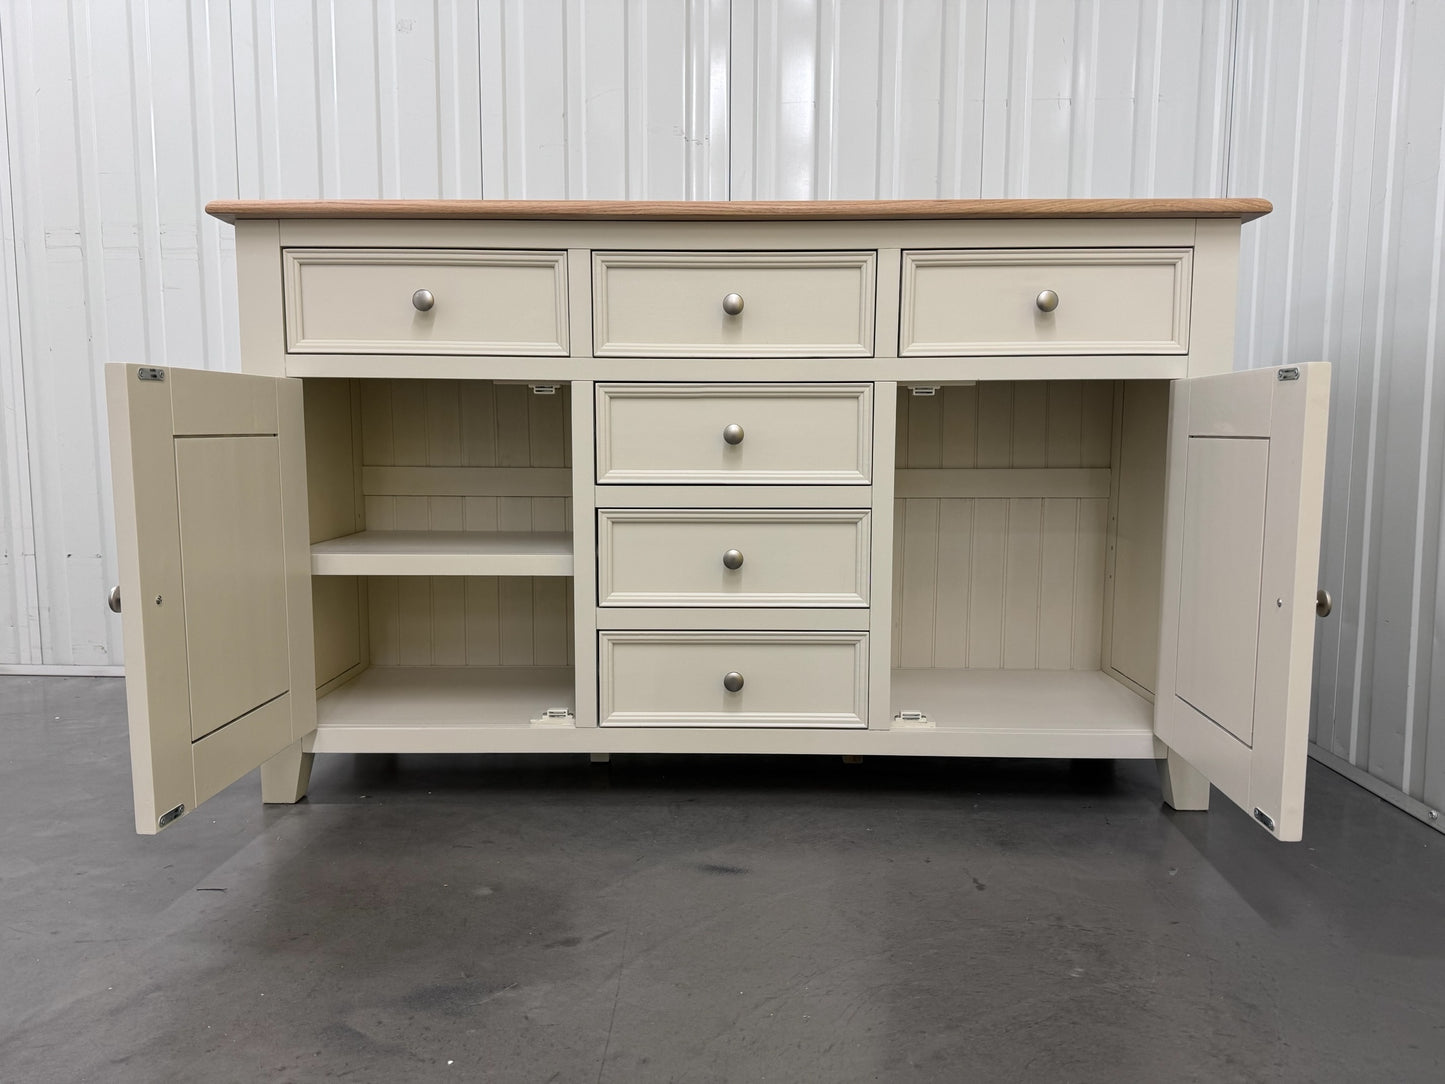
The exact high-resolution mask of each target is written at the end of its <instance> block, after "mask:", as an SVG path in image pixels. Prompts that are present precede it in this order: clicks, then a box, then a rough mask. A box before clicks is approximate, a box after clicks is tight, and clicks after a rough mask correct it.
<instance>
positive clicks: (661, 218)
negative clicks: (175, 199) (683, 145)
mask: <svg viewBox="0 0 1445 1084" xmlns="http://www.w3.org/2000/svg"><path fill="white" fill-rule="evenodd" d="M1272 209H1273V207H1272V205H1271V204H1270V202H1269V200H1266V199H921V200H915V199H893V200H731V201H701V200H698V201H689V200H670V201H667V200H664V201H657V200H500V199H487V200H481V199H436V200H431V199H386V200H383V199H377V200H370V199H331V200H284V199H277V200H214V201H212V202H211V203H208V204H206V212H207V213H208V214H211V215H214V216H215V217H216V218H219V219H223V220H224V221H226V222H236V221H238V220H241V219H248V218H254V219H278V218H351V219H479V220H480V219H495V220H529V219H530V220H542V219H551V220H562V221H594V222H597V221H600V222H609V221H611V222H618V221H653V222H731V221H737V220H753V221H771V222H806V221H830V220H831V221H843V220H867V219H873V220H880V221H881V220H890V219H909V218H918V219H929V218H931V219H962V218H976V219H1011V218H1237V219H1240V220H1241V221H1244V222H1248V221H1250V220H1251V219H1255V218H1259V217H1260V216H1261V215H1267V214H1269V212H1270V211H1271V210H1272Z"/></svg>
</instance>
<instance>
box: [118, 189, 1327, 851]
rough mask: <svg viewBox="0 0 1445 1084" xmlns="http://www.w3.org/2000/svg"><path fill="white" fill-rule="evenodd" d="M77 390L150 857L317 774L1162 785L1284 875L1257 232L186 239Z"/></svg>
mask: <svg viewBox="0 0 1445 1084" xmlns="http://www.w3.org/2000/svg"><path fill="white" fill-rule="evenodd" d="M211 210H212V212H213V213H215V214H218V215H220V216H221V217H223V218H226V219H228V220H231V221H234V222H235V224H236V231H237V257H238V281H239V286H240V292H241V313H242V327H241V333H242V353H243V364H244V369H245V373H244V374H226V373H209V372H198V371H194V370H185V369H156V368H145V367H138V366H113V367H111V368H110V370H109V371H108V373H107V381H108V391H109V396H110V411H111V435H112V461H113V469H114V474H115V492H116V503H117V529H118V534H119V553H120V559H121V562H120V563H121V572H122V575H121V584H120V586H119V590H118V595H119V602H120V604H121V605H122V606H123V617H124V624H125V634H126V641H127V652H128V655H127V657H128V659H129V663H128V670H127V673H128V678H129V681H128V696H129V706H130V718H131V742H132V756H133V764H134V778H135V790H136V820H137V827H138V829H139V830H140V831H142V832H153V831H156V830H158V829H159V828H160V827H163V826H164V825H166V824H168V823H170V822H171V821H173V820H174V819H176V818H177V817H179V816H180V815H181V814H183V813H186V812H189V811H190V810H192V809H194V808H195V807H196V805H197V804H198V803H200V802H202V801H204V800H205V799H206V798H207V797H209V796H210V795H212V794H214V793H216V792H217V791H218V790H219V789H221V788H222V787H224V786H226V785H228V784H229V783H231V782H232V781H234V780H235V779H237V778H239V777H240V776H242V775H244V774H245V773H247V772H248V771H251V770H252V769H254V768H256V767H258V766H260V767H261V779H262V793H263V797H264V799H265V800H266V801H270V802H291V801H296V800H298V799H299V798H301V797H302V796H303V795H304V794H305V790H306V785H307V780H308V778H309V772H310V765H311V761H312V758H313V756H314V755H315V754H316V753H329V752H434V753H476V752H549V751H550V752H570V753H590V754H593V755H594V756H605V755H608V754H611V753H626V752H664V753H707V752H714V753H724V752H725V753H739V752H755V753H799V754H801V753H813V754H822V753H830V754H835V755H836V754H843V755H846V756H850V757H851V756H860V755H865V754H875V755H935V756H936V755H944V756H996V757H997V756H1003V757H1071V758H1075V757H1131V758H1145V759H1153V760H1157V761H1158V762H1159V763H1160V766H1161V769H1162V774H1161V778H1162V783H1163V791H1164V797H1165V799H1166V800H1167V801H1168V802H1169V803H1170V804H1172V805H1173V806H1175V807H1176V808H1181V809H1202V808H1204V807H1205V805H1206V804H1207V800H1208V795H1209V785H1210V784H1211V783H1213V784H1214V785H1216V786H1217V787H1218V788H1219V789H1220V791H1221V792H1222V793H1223V794H1224V795H1225V796H1227V797H1229V798H1230V799H1231V800H1232V801H1234V802H1236V803H1237V804H1239V805H1240V806H1241V807H1243V808H1244V809H1245V811H1246V812H1247V813H1248V814H1249V815H1250V816H1252V817H1253V818H1254V819H1255V820H1256V821H1258V823H1259V824H1261V825H1262V826H1263V827H1265V828H1266V829H1268V830H1269V831H1271V832H1272V833H1274V834H1275V835H1276V836H1277V837H1278V838H1281V839H1297V838H1299V835H1300V831H1301V817H1302V809H1303V788H1304V762H1305V750H1304V740H1305V729H1306V720H1307V716H1308V706H1309V688H1310V668H1311V661H1312V645H1313V632H1312V623H1313V622H1314V621H1315V620H1316V616H1315V615H1316V602H1315V589H1316V586H1317V585H1316V584H1315V582H1314V580H1315V575H1316V571H1317V548H1318V537H1319V523H1320V502H1321V493H1322V469H1323V458H1324V450H1323V449H1324V428H1325V416H1326V409H1327V399H1328V382H1329V373H1328V367H1327V366H1324V365H1321V364H1310V365H1294V366H1286V367H1281V368H1278V369H1270V370H1259V371H1253V372H1243V373H1232V372H1231V371H1230V370H1231V368H1232V356H1231V351H1232V342H1233V322H1234V303H1235V302H1234V297H1235V267H1236V262H1237V257H1238V242H1239V233H1240V228H1241V224H1242V223H1243V222H1245V221H1247V220H1248V219H1250V218H1252V217H1255V216H1257V215H1259V214H1262V213H1265V212H1266V211H1267V210H1268V204H1265V203H1264V202H1263V201H1258V200H1178V201H1107V200H1082V201H1068V200H1065V201H938V202H920V203H809V204H746V203H738V204H654V203H638V204H598V203H559V204H545V203H506V202H495V201H494V202H480V203H465V202H420V203H387V202H379V203H374V204H362V205H357V204H352V203H348V204H339V205H338V204H329V203H324V202H323V203H284V202H263V203H233V204H216V205H212V207H211Z"/></svg>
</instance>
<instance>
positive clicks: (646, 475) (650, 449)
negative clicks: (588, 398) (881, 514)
mask: <svg viewBox="0 0 1445 1084" xmlns="http://www.w3.org/2000/svg"><path fill="white" fill-rule="evenodd" d="M872 432H873V385H871V384H599V385H597V480H598V481H599V482H604V483H620V484H633V485H636V484H646V483H667V484H672V485H676V484H679V483H689V482H696V483H706V484H718V483H736V484H739V485H742V484H747V485H769V484H789V485H830V484H843V485H848V484H854V485H858V484H866V483H867V482H868V479H869V476H870V470H871V464H872V458H873V455H872Z"/></svg>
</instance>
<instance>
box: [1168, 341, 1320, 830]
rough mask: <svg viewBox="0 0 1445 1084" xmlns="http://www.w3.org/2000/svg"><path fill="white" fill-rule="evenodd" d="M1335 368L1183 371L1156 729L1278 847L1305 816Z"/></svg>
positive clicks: (1172, 449)
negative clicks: (1195, 374)
mask: <svg viewBox="0 0 1445 1084" xmlns="http://www.w3.org/2000/svg"><path fill="white" fill-rule="evenodd" d="M1329 377H1330V370H1329V366H1328V365H1326V364H1323V363H1314V364H1310V365H1300V366H1289V367H1286V368H1281V369H1257V370H1251V371H1248V372H1242V373H1226V374H1223V375H1220V376H1209V377H1201V378H1198V379H1195V380H1181V381H1177V382H1176V383H1175V385H1174V389H1173V394H1172V399H1171V404H1170V422H1169V463H1168V471H1169V474H1168V480H1169V481H1168V502H1167V511H1166V520H1165V543H1164V606H1163V618H1162V622H1161V626H1160V651H1159V689H1158V695H1157V697H1156V700H1155V730H1156V732H1157V734H1158V736H1159V738H1160V739H1161V740H1162V741H1163V742H1164V743H1165V744H1166V745H1168V746H1169V747H1170V748H1171V749H1173V750H1174V751H1175V752H1176V753H1178V754H1179V755H1180V756H1182V757H1184V759H1185V760H1187V761H1189V762H1190V763H1191V764H1193V765H1194V766H1195V767H1196V768H1198V769H1199V770H1200V771H1201V772H1203V773H1204V774H1205V775H1206V776H1208V777H1209V780H1210V782H1212V783H1213V784H1214V785H1215V786H1217V787H1218V788H1219V789H1220V790H1221V791H1222V792H1223V793H1224V794H1225V795H1226V796H1227V797H1229V798H1230V799H1231V800H1233V801H1234V802H1236V803H1237V804H1238V805H1240V806H1241V807H1243V808H1244V809H1245V810H1246V812H1249V813H1250V814H1252V815H1253V816H1254V818H1255V820H1257V821H1258V822H1259V823H1260V824H1262V825H1263V826H1264V827H1265V828H1267V829H1268V830H1269V831H1271V832H1273V833H1274V834H1275V835H1276V836H1277V837H1278V838H1279V839H1282V840H1297V839H1299V838H1300V832H1301V829H1302V825H1303V815H1304V773H1305V757H1306V751H1305V745H1306V742H1307V738H1308V730H1309V703H1310V678H1311V668H1312V665H1313V657H1314V627H1313V626H1314V620H1315V612H1314V605H1315V589H1316V582H1315V577H1316V574H1317V572H1318V568H1319V534H1320V510H1321V504H1322V501H1323V495H1324V456H1325V435H1326V425H1327V422H1328V408H1329Z"/></svg>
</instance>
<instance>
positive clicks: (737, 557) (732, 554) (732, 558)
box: [723, 550, 743, 571]
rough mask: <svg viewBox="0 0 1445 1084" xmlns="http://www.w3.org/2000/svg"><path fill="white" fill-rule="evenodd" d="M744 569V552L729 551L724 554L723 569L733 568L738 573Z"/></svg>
mask: <svg viewBox="0 0 1445 1084" xmlns="http://www.w3.org/2000/svg"><path fill="white" fill-rule="evenodd" d="M742 567H743V551H742V550H728V551H727V552H726V553H724V554H723V568H731V569H733V570H734V571H736V570H737V569H739V568H742Z"/></svg>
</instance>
